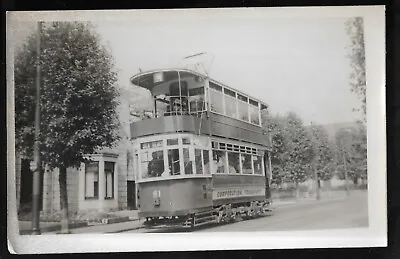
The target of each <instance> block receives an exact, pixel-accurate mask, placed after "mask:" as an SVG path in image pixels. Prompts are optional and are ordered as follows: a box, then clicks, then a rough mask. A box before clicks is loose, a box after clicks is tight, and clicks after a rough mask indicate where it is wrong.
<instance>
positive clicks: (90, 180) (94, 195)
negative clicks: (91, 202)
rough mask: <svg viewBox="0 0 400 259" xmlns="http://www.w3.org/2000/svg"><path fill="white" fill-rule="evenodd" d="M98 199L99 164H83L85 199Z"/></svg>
mask: <svg viewBox="0 0 400 259" xmlns="http://www.w3.org/2000/svg"><path fill="white" fill-rule="evenodd" d="M98 198H99V162H90V163H86V164H85V199H98Z"/></svg>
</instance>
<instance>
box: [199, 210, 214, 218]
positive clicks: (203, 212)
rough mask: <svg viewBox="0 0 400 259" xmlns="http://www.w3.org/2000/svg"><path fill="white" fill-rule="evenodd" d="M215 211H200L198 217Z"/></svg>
mask: <svg viewBox="0 0 400 259" xmlns="http://www.w3.org/2000/svg"><path fill="white" fill-rule="evenodd" d="M213 212H214V211H212V210H208V211H202V212H198V213H196V217H201V216H203V215H212V214H213Z"/></svg>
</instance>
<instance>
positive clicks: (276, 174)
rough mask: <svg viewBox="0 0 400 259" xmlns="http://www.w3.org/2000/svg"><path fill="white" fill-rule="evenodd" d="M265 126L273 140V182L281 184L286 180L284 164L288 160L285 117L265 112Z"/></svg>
mask: <svg viewBox="0 0 400 259" xmlns="http://www.w3.org/2000/svg"><path fill="white" fill-rule="evenodd" d="M262 116H263V120H262V121H263V127H264V129H265V130H266V131H267V132H268V134H270V136H271V141H272V143H271V144H272V153H271V166H272V184H274V185H277V186H280V185H281V184H282V183H283V181H284V180H285V175H286V173H285V170H284V165H285V163H286V161H287V154H288V151H287V144H288V138H287V136H286V132H285V128H284V118H283V117H281V116H279V115H276V116H272V115H271V114H269V113H263V114H262Z"/></svg>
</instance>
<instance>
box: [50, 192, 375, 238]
mask: <svg viewBox="0 0 400 259" xmlns="http://www.w3.org/2000/svg"><path fill="white" fill-rule="evenodd" d="M274 206H275V207H276V208H275V209H274V212H273V215H271V216H267V217H263V218H258V219H252V220H245V221H239V222H236V223H233V224H227V225H209V226H203V227H199V228H196V230H195V232H229V231H282V230H315V229H324V228H328V229H329V228H350V227H367V226H368V199H367V192H366V191H352V192H351V195H350V197H347V198H346V197H345V195H344V193H343V194H342V195H335V196H334V197H324V198H322V199H321V200H320V201H316V200H314V199H309V200H301V201H299V202H297V203H296V202H293V201H292V202H279V203H278V202H277V203H276V204H275V205H274ZM182 231H186V230H184V229H180V228H168V229H167V228H158V229H147V228H143V221H142V220H136V221H129V222H123V223H116V224H110V225H98V226H91V227H84V228H77V229H72V230H71V232H72V233H74V234H84V233H157V232H158V233H162V232H182ZM56 233H57V232H49V233H43V234H47V235H48V234H50V235H51V234H56Z"/></svg>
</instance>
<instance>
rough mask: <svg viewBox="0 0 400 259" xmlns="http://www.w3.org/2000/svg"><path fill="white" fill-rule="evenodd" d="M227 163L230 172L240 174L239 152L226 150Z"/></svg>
mask: <svg viewBox="0 0 400 259" xmlns="http://www.w3.org/2000/svg"><path fill="white" fill-rule="evenodd" d="M228 163H229V173H230V174H240V165H239V163H240V160H239V153H233V152H228Z"/></svg>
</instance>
